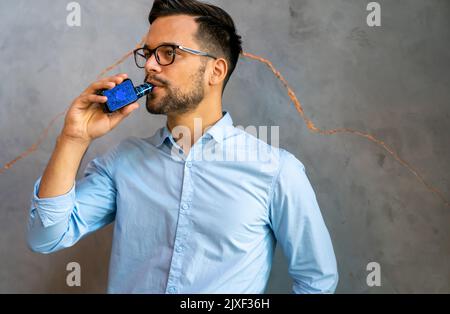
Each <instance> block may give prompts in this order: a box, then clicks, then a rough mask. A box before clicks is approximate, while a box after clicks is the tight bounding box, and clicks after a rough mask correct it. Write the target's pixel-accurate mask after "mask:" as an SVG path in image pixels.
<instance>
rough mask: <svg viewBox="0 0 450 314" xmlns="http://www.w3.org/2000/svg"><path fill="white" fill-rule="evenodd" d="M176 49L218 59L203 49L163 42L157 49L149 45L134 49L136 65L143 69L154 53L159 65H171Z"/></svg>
mask: <svg viewBox="0 0 450 314" xmlns="http://www.w3.org/2000/svg"><path fill="white" fill-rule="evenodd" d="M176 49H180V50H182V51H185V52H188V53H192V54H194V55H197V56H205V57H209V58H213V59H217V58H216V57H214V56H212V55H210V54H208V53H206V52H203V51H199V50H195V49H191V48H187V47H183V46H181V45H175V44H173V45H168V44H163V45H160V46H158V47H156V48H155V49H148V48H147V47H143V48H138V49H135V50H134V51H133V54H134V62H136V66H137V67H138V68H141V69H143V68H144V67H145V64H146V63H147V60H148V59H150V57H151V56H152V54H155V58H156V62H158V64H159V65H162V66H166V65H170V64H172V63H173V62H174V61H175V55H176V53H175V52H176Z"/></svg>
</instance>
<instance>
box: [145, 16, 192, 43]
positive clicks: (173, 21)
mask: <svg viewBox="0 0 450 314" xmlns="http://www.w3.org/2000/svg"><path fill="white" fill-rule="evenodd" d="M197 28H198V25H197V23H196V22H195V20H194V17H193V16H188V15H173V16H164V17H159V18H157V19H156V20H155V21H153V23H152V25H150V30H149V32H148V34H147V38H146V41H145V43H146V45H147V46H148V47H150V48H155V47H156V46H158V45H160V44H161V43H163V42H171V43H177V44H180V45H184V46H187V47H190V48H196V46H197V44H196V41H195V39H194V34H195V33H196V32H197Z"/></svg>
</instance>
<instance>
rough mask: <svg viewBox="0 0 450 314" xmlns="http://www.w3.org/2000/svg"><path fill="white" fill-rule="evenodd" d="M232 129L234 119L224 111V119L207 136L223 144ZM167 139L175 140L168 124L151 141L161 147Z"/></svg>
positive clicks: (208, 131)
mask: <svg viewBox="0 0 450 314" xmlns="http://www.w3.org/2000/svg"><path fill="white" fill-rule="evenodd" d="M232 129H233V119H232V118H231V115H230V113H229V112H227V111H222V118H221V119H220V120H219V121H217V122H216V123H215V124H214V125H212V126H211V127H209V128H208V129H207V130H206V132H205V134H209V135H210V136H212V138H214V140H216V141H217V142H218V143H222V142H223V140H224V139H225V138H226V137H227V135H228V134H229V132H230V130H232ZM166 139H172V140H173V137H172V133H170V131H169V129H168V128H167V123H166V125H165V126H164V127H162V128H160V129H159V130H158V131H156V133H155V135H153V136H152V137H151V138H150V139H149V140H150V142H151V143H152V144H153V145H155V146H156V147H159V146H161V145H162V144H163V143H164V142H165V141H166Z"/></svg>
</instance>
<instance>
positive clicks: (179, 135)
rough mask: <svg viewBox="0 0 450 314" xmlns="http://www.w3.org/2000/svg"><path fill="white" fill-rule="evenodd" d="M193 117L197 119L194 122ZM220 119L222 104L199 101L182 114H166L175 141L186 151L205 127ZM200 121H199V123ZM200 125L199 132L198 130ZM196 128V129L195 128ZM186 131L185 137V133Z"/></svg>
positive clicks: (202, 132)
mask: <svg viewBox="0 0 450 314" xmlns="http://www.w3.org/2000/svg"><path fill="white" fill-rule="evenodd" d="M195 119H200V120H197V122H196V123H195ZM220 119H222V104H221V103H219V104H218V105H217V104H212V103H200V104H199V106H198V107H197V108H196V109H195V110H193V111H189V112H185V113H182V114H168V115H167V128H168V129H169V131H170V132H171V133H172V136H173V137H174V139H175V141H176V142H177V143H178V144H179V145H180V146H182V148H183V150H184V151H185V152H186V153H187V151H189V149H190V147H192V146H193V145H194V143H195V142H197V140H198V139H199V138H200V137H201V136H202V135H203V134H204V132H205V129H207V128H208V127H210V126H212V125H214V124H215V123H216V122H217V121H219V120H220ZM199 121H200V123H199ZM200 127H201V132H199V131H200ZM195 128H197V130H196V129H195ZM186 133H187V135H188V136H187V137H185V134H186Z"/></svg>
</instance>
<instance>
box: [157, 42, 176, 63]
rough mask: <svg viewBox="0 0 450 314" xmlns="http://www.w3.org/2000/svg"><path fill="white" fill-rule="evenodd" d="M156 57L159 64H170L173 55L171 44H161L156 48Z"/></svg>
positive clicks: (173, 50)
mask: <svg viewBox="0 0 450 314" xmlns="http://www.w3.org/2000/svg"><path fill="white" fill-rule="evenodd" d="M156 57H157V59H158V62H159V64H161V65H168V64H171V63H172V62H173V58H174V57H175V49H174V48H173V47H171V46H161V47H159V48H158V49H157V50H156Z"/></svg>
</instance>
